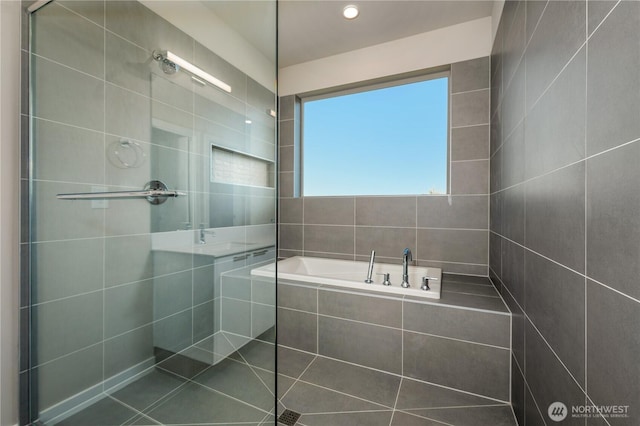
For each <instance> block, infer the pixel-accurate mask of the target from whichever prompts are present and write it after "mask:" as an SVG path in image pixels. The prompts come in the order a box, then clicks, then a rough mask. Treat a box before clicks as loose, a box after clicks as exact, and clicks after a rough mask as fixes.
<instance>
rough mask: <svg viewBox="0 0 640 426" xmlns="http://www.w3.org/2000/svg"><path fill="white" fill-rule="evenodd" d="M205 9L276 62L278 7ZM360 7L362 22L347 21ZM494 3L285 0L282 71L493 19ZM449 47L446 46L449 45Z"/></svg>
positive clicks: (218, 4) (219, 5)
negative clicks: (346, 12) (347, 11)
mask: <svg viewBox="0 0 640 426" xmlns="http://www.w3.org/2000/svg"><path fill="white" fill-rule="evenodd" d="M203 3H204V4H205V5H206V6H207V7H208V8H209V9H210V10H211V11H213V12H214V13H215V14H216V15H217V16H219V17H220V18H221V19H222V20H223V21H225V22H226V23H227V24H228V25H229V26H230V27H232V28H234V29H235V30H236V31H237V32H238V33H240V34H241V35H242V37H244V38H245V39H246V40H247V41H248V42H250V43H251V44H253V45H254V46H255V47H256V48H257V49H258V50H260V51H261V52H262V53H263V54H264V55H265V56H266V57H267V58H272V57H273V56H274V50H273V49H274V46H273V39H272V37H271V36H270V34H272V33H273V22H274V21H275V13H276V12H275V8H274V7H273V4H274V3H273V2H272V1H265V0H241V1H238V0H235V1H234V0H225V1H210V0H209V1H207V0H204V1H203ZM348 4H355V5H357V6H358V7H359V9H360V16H358V18H356V19H354V20H353V21H347V20H346V19H344V18H343V17H342V9H343V8H344V6H346V5H348ZM492 8H493V0H488V1H484V0H471V1H463V0H409V1H406V0H322V1H320V0H280V2H279V4H278V66H279V67H280V68H284V67H287V66H290V65H295V64H299V63H302V62H307V61H311V60H314V59H319V58H324V57H327V56H332V55H336V54H339V53H344V52H348V51H351V50H355V49H360V48H363V47H368V46H372V45H376V44H380V43H384V42H388V41H392V40H397V39H399V38H403V37H408V36H412V35H416V34H420V33H424V32H427V31H433V30H436V29H438V28H443V27H447V26H450V25H455V24H460V23H462V22H467V21H471V20H474V19H479V18H484V17H486V16H491V11H492ZM443 42H446V40H443Z"/></svg>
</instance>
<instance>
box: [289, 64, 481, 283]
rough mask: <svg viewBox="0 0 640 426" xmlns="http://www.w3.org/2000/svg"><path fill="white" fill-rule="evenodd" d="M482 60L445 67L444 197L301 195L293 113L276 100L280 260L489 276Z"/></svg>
mask: <svg viewBox="0 0 640 426" xmlns="http://www.w3.org/2000/svg"><path fill="white" fill-rule="evenodd" d="M489 77H490V64H489V58H488V57H486V58H479V59H474V60H470V61H465V62H459V63H455V64H452V65H451V75H450V90H451V96H450V103H451V116H450V126H451V129H450V144H451V146H450V148H451V149H450V158H449V167H450V172H451V187H450V192H451V195H450V196H437V195H425V196H422V195H418V196H397V197H396V196H389V197H369V196H367V197H360V196H358V197H300V196H299V195H300V182H299V178H300V175H299V174H300V152H301V146H300V135H299V134H298V133H297V131H296V129H298V128H299V120H300V111H299V105H298V104H297V103H296V97H295V96H293V95H292V96H285V97H282V98H281V99H280V116H279V125H280V133H279V138H280V139H279V150H280V151H279V152H280V157H279V166H280V168H279V172H280V173H279V177H280V194H279V203H280V210H279V214H280V217H279V223H280V227H279V232H280V240H279V241H280V245H279V252H278V256H279V257H290V256H296V255H304V256H312V257H332V258H339V259H348V260H362V261H368V260H369V254H370V253H371V250H376V253H377V257H378V258H379V260H380V261H381V262H385V263H400V262H401V257H402V250H403V249H404V248H405V247H410V248H411V250H412V251H413V258H414V260H415V264H417V265H418V266H433V267H437V268H441V269H442V270H443V271H444V272H452V273H460V274H471V275H481V276H487V275H488V262H489V253H488V228H489V199H488V195H487V194H489V161H488V159H489V124H488V123H489V101H490V90H489V87H490V80H489Z"/></svg>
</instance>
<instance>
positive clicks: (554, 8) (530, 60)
mask: <svg viewBox="0 0 640 426" xmlns="http://www.w3.org/2000/svg"><path fill="white" fill-rule="evenodd" d="M586 6H587V2H586V1H584V0H570V1H562V2H549V4H548V5H547V7H546V8H545V10H544V13H543V14H542V17H541V18H540V22H539V23H538V27H537V29H536V31H535V32H534V34H533V36H532V37H531V41H530V42H529V45H528V46H527V51H526V64H527V110H528V109H529V108H531V106H532V105H533V103H534V102H536V101H537V100H538V98H540V96H541V95H542V93H543V92H544V91H545V90H546V89H547V87H549V84H550V83H551V82H552V81H553V79H554V78H555V77H556V76H557V75H558V74H559V73H560V71H561V70H562V68H563V67H564V66H565V65H566V64H567V62H569V59H571V57H572V56H573V55H574V54H575V53H576V52H577V51H578V49H579V48H580V46H582V44H583V43H584V41H585V38H586V36H585V16H586V9H587V7H586Z"/></svg>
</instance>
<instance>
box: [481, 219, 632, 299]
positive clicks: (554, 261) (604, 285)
mask: <svg viewBox="0 0 640 426" xmlns="http://www.w3.org/2000/svg"><path fill="white" fill-rule="evenodd" d="M490 232H491V233H493V234H495V235H497V236H499V237H500V238H502V239H504V240H506V241H509V242H511V243H513V244H515V245H517V246H520V247H522V248H523V249H525V250H527V251H529V252H531V253H533V254H535V255H537V256H540V257H542V258H543V259H545V260H548V261H549V262H552V263H554V264H556V265H558V266H560V267H562V268H564V269H566V270H568V271H570V272H573V273H574V274H576V275H579V276H580V277H584V278H587V279H589V280H590V281H593V282H594V283H596V284H599V285H601V286H603V287H605V288H606V289H608V290H611V291H613V292H615V293H618V294H619V295H620V296H624V297H626V298H627V299H630V300H632V301H634V302H636V303H640V299H636V298H635V297H633V296H630V295H628V294H625V293H623V292H621V291H620V290H616V289H615V288H613V287H610V286H608V285H607V284H604V283H602V282H600V281H598V280H596V279H594V278H593V277H590V276H588V275H586V274H584V273H582V272H578V271H576V270H573V269H571V268H569V267H568V266H566V265H563V264H562V263H560V262H558V261H556V260H553V259H551V258H550V257H547V256H545V255H543V254H541V253H538V252H536V251H534V250H532V249H530V248H529V247H526V246H524V245H522V244H521V243H518V242H516V241H513V240H511V239H509V238H507V237H505V236H504V235H501V234H498V233H496V232H494V231H490Z"/></svg>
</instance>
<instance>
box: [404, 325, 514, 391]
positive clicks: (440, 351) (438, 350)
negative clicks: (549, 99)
mask: <svg viewBox="0 0 640 426" xmlns="http://www.w3.org/2000/svg"><path fill="white" fill-rule="evenodd" d="M510 358H511V357H510V353H509V350H508V349H500V348H496V347H491V346H485V345H478V344H475V343H467V342H461V341H457V340H451V339H444V338H440V337H435V336H428V335H423V334H417V333H411V332H405V333H404V340H403V366H404V370H403V374H404V375H406V376H409V377H413V378H416V379H419V380H424V381H427V382H431V383H436V384H439V385H443V386H448V387H452V388H455V389H462V390H465V391H468V392H472V393H476V394H480V395H486V396H489V397H492V398H496V399H499V400H502V401H507V400H509V362H510Z"/></svg>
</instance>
